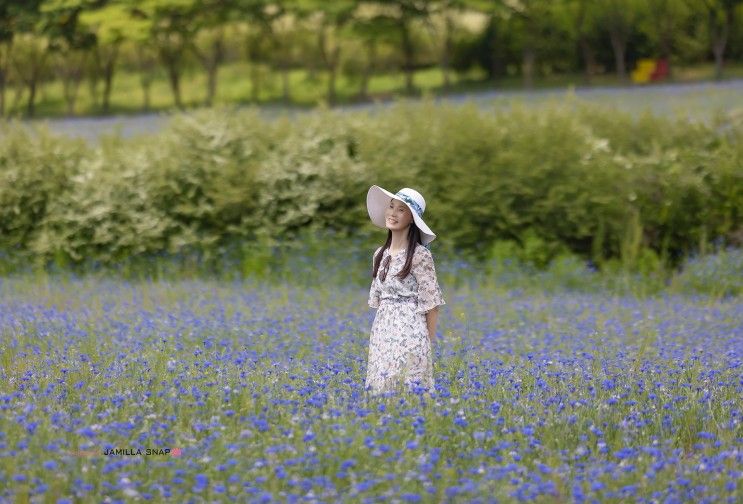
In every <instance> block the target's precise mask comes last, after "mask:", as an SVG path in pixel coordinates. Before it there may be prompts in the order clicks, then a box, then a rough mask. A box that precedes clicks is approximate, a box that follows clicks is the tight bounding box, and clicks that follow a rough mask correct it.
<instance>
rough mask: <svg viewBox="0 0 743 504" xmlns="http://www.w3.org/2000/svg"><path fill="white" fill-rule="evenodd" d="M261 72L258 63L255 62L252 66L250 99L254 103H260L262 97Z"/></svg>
mask: <svg viewBox="0 0 743 504" xmlns="http://www.w3.org/2000/svg"><path fill="white" fill-rule="evenodd" d="M259 70H260V69H259V68H258V63H257V62H255V61H254V62H253V63H252V64H251V65H250V99H251V100H252V101H253V102H254V103H258V98H259V97H260V90H261V82H260V80H261V79H260V75H259V74H260V71H259Z"/></svg>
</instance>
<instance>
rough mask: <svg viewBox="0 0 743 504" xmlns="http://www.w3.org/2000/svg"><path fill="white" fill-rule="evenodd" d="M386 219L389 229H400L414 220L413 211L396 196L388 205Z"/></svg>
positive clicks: (385, 213)
mask: <svg viewBox="0 0 743 504" xmlns="http://www.w3.org/2000/svg"><path fill="white" fill-rule="evenodd" d="M384 216H385V219H386V224H387V229H391V230H393V231H398V230H402V229H405V228H407V227H408V226H409V225H410V223H411V222H413V213H412V212H411V211H410V209H409V208H408V206H407V205H406V204H405V203H403V202H402V201H398V200H396V199H394V198H392V199H391V200H390V204H389V205H387V210H385V212H384Z"/></svg>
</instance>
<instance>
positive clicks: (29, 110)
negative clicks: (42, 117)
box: [26, 78, 36, 117]
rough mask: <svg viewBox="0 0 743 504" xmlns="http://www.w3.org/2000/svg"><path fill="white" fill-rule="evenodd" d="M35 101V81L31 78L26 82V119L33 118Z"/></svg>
mask: <svg viewBox="0 0 743 504" xmlns="http://www.w3.org/2000/svg"><path fill="white" fill-rule="evenodd" d="M34 100H36V79H35V78H33V79H31V80H30V81H29V82H28V103H27V104H26V114H27V115H28V117H33V116H34V109H35V103H34Z"/></svg>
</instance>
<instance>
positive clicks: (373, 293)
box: [369, 247, 382, 308]
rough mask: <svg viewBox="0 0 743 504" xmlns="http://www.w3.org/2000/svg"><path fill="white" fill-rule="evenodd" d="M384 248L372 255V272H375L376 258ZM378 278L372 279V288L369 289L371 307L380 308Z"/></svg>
mask: <svg viewBox="0 0 743 504" xmlns="http://www.w3.org/2000/svg"><path fill="white" fill-rule="evenodd" d="M380 250H382V247H379V248H378V249H377V250H376V251H375V252H374V255H372V271H374V258H375V257H377V254H378V253H379V251H380ZM378 285H379V284H378V282H377V279H376V277H375V278H372V283H371V288H370V289H369V307H370V308H379V287H378Z"/></svg>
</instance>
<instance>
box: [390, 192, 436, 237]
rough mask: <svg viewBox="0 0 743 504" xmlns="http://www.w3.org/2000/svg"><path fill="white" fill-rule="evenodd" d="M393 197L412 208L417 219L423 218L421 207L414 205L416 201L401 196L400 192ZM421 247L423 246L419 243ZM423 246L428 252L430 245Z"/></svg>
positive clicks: (403, 195) (404, 195)
mask: <svg viewBox="0 0 743 504" xmlns="http://www.w3.org/2000/svg"><path fill="white" fill-rule="evenodd" d="M395 196H397V197H398V198H400V199H402V200H403V201H404V202H405V203H407V204H408V205H410V206H411V207H413V210H415V212H416V213H417V214H418V217H422V216H423V209H422V208H421V206H420V205H419V204H418V203H416V201H415V200H414V199H413V198H411V197H410V196H408V195H407V194H403V193H401V192H398V193H397V194H395ZM421 245H423V244H422V243H421ZM423 246H424V247H426V248H427V249H428V250H431V244H430V243H427V244H425V245H423Z"/></svg>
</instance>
